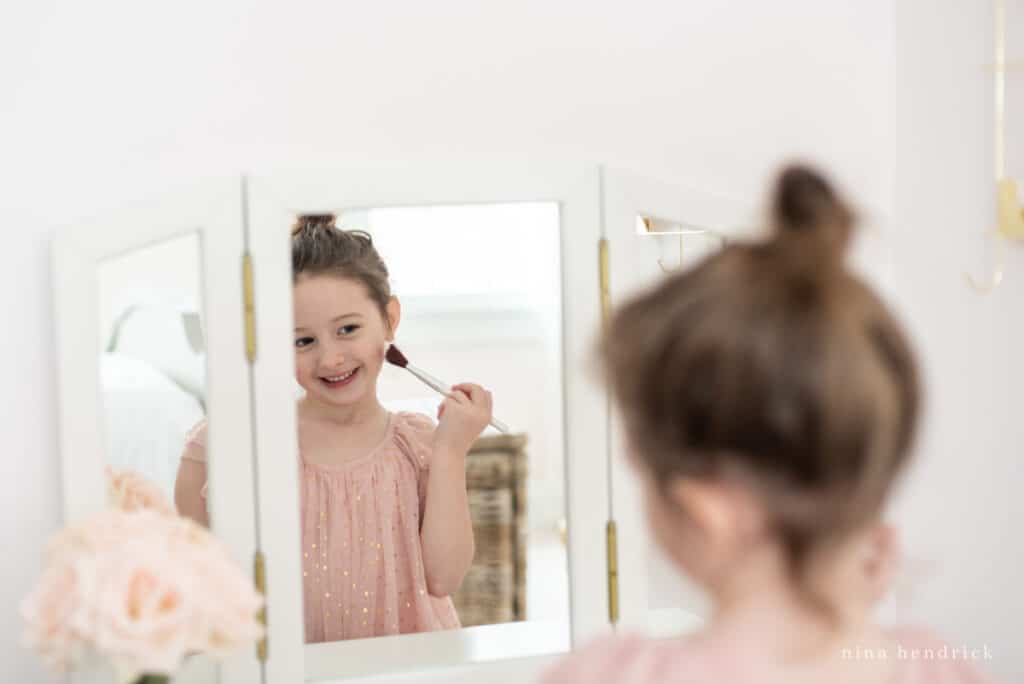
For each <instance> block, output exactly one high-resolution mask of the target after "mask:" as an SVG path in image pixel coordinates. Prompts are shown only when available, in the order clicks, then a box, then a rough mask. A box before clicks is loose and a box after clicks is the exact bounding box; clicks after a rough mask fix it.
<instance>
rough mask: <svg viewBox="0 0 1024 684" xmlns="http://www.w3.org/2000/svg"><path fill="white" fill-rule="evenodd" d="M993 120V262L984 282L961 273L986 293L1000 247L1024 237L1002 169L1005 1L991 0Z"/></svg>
mask: <svg viewBox="0 0 1024 684" xmlns="http://www.w3.org/2000/svg"><path fill="white" fill-rule="evenodd" d="M994 9H995V35H994V43H995V65H994V73H995V80H994V82H993V85H994V91H995V108H994V109H995V122H994V124H995V125H994V127H993V143H994V146H995V150H994V152H995V155H994V161H995V178H996V228H995V230H994V231H993V234H994V235H995V238H996V253H997V256H996V266H995V269H994V270H993V271H992V275H991V276H989V278H988V281H987V282H985V283H978V281H976V280H975V279H974V277H973V276H971V275H970V274H969V273H965V274H964V277H965V278H966V279H967V284H968V285H970V286H971V287H972V288H973V289H974V290H976V291H977V292H981V293H983V294H988V293H990V292H992V291H993V290H995V289H996V288H997V287H999V284H1000V283H1002V282H1003V264H1004V263H1005V261H1004V258H1005V255H1004V248H1005V244H1006V243H1007V242H1009V241H1011V240H1012V241H1024V211H1022V210H1021V206H1020V200H1019V199H1018V195H1017V183H1016V182H1015V181H1014V180H1013V179H1012V178H1007V177H1006V173H1005V169H1006V72H1007V70H1008V68H1009V66H1010V65H1008V64H1007V62H1006V2H1005V0H995V8H994Z"/></svg>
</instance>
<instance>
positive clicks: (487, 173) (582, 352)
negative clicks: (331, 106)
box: [249, 163, 610, 684]
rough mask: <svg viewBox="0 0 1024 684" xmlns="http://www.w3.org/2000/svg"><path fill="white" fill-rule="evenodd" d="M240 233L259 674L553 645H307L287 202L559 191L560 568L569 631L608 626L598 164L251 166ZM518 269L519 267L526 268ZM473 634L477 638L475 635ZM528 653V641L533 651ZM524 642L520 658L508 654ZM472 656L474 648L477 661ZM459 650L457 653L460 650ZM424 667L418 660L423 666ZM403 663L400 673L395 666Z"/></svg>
mask: <svg viewBox="0 0 1024 684" xmlns="http://www.w3.org/2000/svg"><path fill="white" fill-rule="evenodd" d="M249 198H250V202H249V206H250V207H251V211H250V222H251V225H250V246H251V251H252V256H253V262H254V268H255V282H256V318H257V331H258V353H257V361H256V364H255V367H254V391H255V398H256V434H257V443H258V444H259V447H260V448H259V453H258V454H257V462H258V472H259V478H258V492H259V494H258V500H259V525H260V530H261V533H260V538H261V540H262V543H263V549H264V551H265V552H266V556H267V562H268V566H267V581H268V598H269V606H268V615H269V636H270V644H269V650H270V653H269V659H268V662H267V681H268V682H270V683H272V684H277V683H279V682H280V683H283V682H289V683H291V682H298V681H303V680H306V681H314V680H315V681H329V680H335V679H342V678H349V677H354V676H369V675H376V676H374V681H379V682H383V681H388V680H393V681H401V680H403V679H407V678H408V676H409V674H408V670H411V669H416V670H420V672H419V673H418V675H417V677H418V679H417V681H431V678H432V676H434V677H436V678H437V679H436V680H437V681H447V680H448V679H449V678H450V677H451V676H452V675H451V674H450V673H451V672H452V671H451V670H449V671H448V672H447V673H444V674H442V672H443V671H435V673H434V674H433V675H432V674H431V672H430V671H429V670H427V669H428V668H442V667H445V666H462V667H458V671H459V672H463V673H472V675H473V676H475V677H480V676H483V677H487V676H488V673H495V672H498V671H505V670H506V669H508V668H514V669H515V670H516V671H517V672H519V671H531V672H532V671H536V670H537V669H539V668H540V667H542V666H543V665H544V664H545V663H547V662H549V661H550V660H552V657H551V656H536V655H534V656H530V657H526V656H528V655H530V654H529V653H528V652H527V653H524V652H518V653H517V652H515V650H514V649H515V644H516V640H517V639H522V638H523V637H524V633H523V632H522V631H519V632H517V631H516V630H523V629H528V628H529V627H530V624H531V623H529V622H526V623H518V624H517V623H508V624H504V625H488V626H482V627H475V628H470V629H471V630H475V633H480V634H490V635H491V636H493V637H494V638H498V637H499V635H501V636H502V638H503V642H502V648H503V649H504V648H506V647H507V648H508V649H512V650H510V651H505V650H503V651H502V653H501V654H500V657H502V658H503V659H502V660H497V661H494V660H491V661H488V662H479V661H482V660H487V659H488V658H490V657H499V655H498V654H496V653H493V652H492V653H483V652H480V651H475V652H469V650H468V644H469V641H470V639H469V636H470V634H469V630H467V629H463V630H451V631H445V632H432V633H423V634H408V635H401V636H395V637H385V638H379V639H360V640H353V641H345V642H333V643H324V644H312V645H305V644H304V643H303V642H304V638H303V617H302V587H301V565H300V553H301V549H300V543H301V542H300V540H299V498H298V480H297V478H298V474H297V467H296V463H297V444H296V422H295V406H294V393H293V387H294V380H293V378H294V353H293V350H292V345H291V335H290V330H291V328H292V304H291V261H290V243H289V227H290V225H291V224H292V222H293V221H294V217H295V213H297V212H299V211H302V212H311V211H328V210H329V211H335V212H336V211H340V210H344V209H356V208H369V207H390V206H416V205H441V204H475V203H498V202H516V201H530V202H537V201H551V202H557V203H558V205H559V216H560V226H561V249H562V321H563V326H562V332H563V338H562V339H563V342H562V343H563V359H564V367H563V373H564V377H563V387H564V393H565V394H564V412H565V420H566V426H565V449H566V451H565V454H566V506H567V519H568V533H569V534H568V560H569V567H568V572H569V581H570V634H571V636H570V638H571V644H572V645H574V646H575V645H578V644H580V643H582V642H584V641H586V640H589V639H590V638H592V637H594V636H596V635H598V634H600V633H602V632H605V631H607V630H609V629H610V625H609V622H608V602H607V591H608V585H607V574H606V563H605V521H606V520H607V511H608V498H607V492H608V479H607V478H608V471H607V468H606V467H605V463H606V460H605V459H606V455H607V453H608V450H607V441H606V435H607V432H606V431H605V430H603V429H601V430H595V429H594V426H595V425H601V426H604V425H605V424H606V420H607V411H606V409H607V404H606V401H605V396H606V395H605V393H604V390H603V389H602V388H600V387H599V386H597V385H596V384H595V381H594V378H593V377H592V375H593V374H592V373H591V372H590V371H589V367H588V362H589V360H590V358H591V355H592V354H591V352H592V342H593V337H594V335H595V334H596V332H597V331H598V330H599V327H600V313H601V305H600V290H599V285H600V282H599V274H598V240H599V238H600V219H601V217H600V208H601V207H600V191H599V173H598V169H597V167H593V166H580V165H574V166H569V165H558V164H547V163H539V164H534V165H529V164H502V165H494V164H468V163H467V164H462V165H425V164H421V165H414V166H410V165H403V166H400V167H399V166H381V165H379V164H377V165H375V164H367V165H365V166H359V167H353V166H347V168H344V169H339V168H337V167H333V168H330V169H327V170H325V171H323V172H304V173H291V174H279V175H276V176H273V177H265V178H254V179H253V180H252V181H251V183H250V185H249ZM524 277H528V273H526V272H525V271H524ZM474 641H475V640H474ZM533 653H536V651H534V652H533ZM517 656H523V657H522V658H520V659H519V660H515V661H510V660H508V658H516V657H517ZM474 661H476V662H474ZM467 663H468V664H467ZM423 670H427V671H423ZM403 671H404V674H403Z"/></svg>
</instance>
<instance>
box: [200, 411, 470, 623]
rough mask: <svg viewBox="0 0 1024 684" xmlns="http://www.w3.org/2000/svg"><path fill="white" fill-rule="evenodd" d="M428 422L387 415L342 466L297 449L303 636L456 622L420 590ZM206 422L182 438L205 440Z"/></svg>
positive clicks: (445, 606)
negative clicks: (308, 458)
mask: <svg viewBox="0 0 1024 684" xmlns="http://www.w3.org/2000/svg"><path fill="white" fill-rule="evenodd" d="M434 427H435V426H434V423H433V421H432V420H431V419H430V418H428V417H427V416H425V415H423V414H418V413H392V414H389V416H388V425H387V429H386V431H385V436H384V439H383V440H382V441H381V442H380V443H379V444H378V445H377V446H376V447H375V448H374V449H373V450H371V451H370V452H369V453H367V454H365V455H364V456H360V457H359V458H357V459H354V460H351V461H347V462H345V463H342V464H340V465H319V464H314V463H306V462H305V461H303V460H302V457H301V454H300V457H299V460H300V463H299V468H300V473H299V487H300V492H299V494H300V502H301V512H300V516H301V517H300V524H301V526H302V584H303V608H304V614H305V623H306V642H307V643H315V642H321V641H340V640H343V639H359V638H363V637H375V636H385V635H390V634H405V633H408V632H429V631H434V630H440V629H455V628H458V627H459V626H460V623H459V618H458V615H457V614H456V612H455V606H454V605H453V604H452V600H451V597H448V596H443V597H437V596H431V595H430V594H429V593H428V592H427V581H426V573H425V571H424V566H423V552H422V549H421V547H420V521H421V520H422V519H423V510H424V504H425V501H426V491H427V475H428V472H429V467H430V455H431V450H432V444H433V434H434ZM205 437H206V424H205V421H203V422H201V423H199V425H197V426H196V427H195V428H193V430H192V431H191V432H190V433H189V438H188V441H189V443H191V444H196V445H198V446H200V447H205V441H206V440H205Z"/></svg>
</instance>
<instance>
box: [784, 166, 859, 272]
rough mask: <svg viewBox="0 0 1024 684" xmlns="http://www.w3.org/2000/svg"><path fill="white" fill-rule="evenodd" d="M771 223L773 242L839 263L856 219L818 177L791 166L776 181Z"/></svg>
mask: <svg viewBox="0 0 1024 684" xmlns="http://www.w3.org/2000/svg"><path fill="white" fill-rule="evenodd" d="M771 221H772V227H773V231H774V235H775V239H776V241H778V242H780V243H784V244H786V245H787V246H790V247H791V248H792V250H793V251H794V252H796V253H803V254H805V255H806V256H808V257H810V258H812V259H813V261H815V262H819V263H820V262H821V261H824V260H829V261H831V260H835V261H839V260H841V258H842V255H843V253H844V251H845V248H846V245H847V243H849V241H850V235H851V234H852V232H853V225H854V223H855V221H856V217H855V215H854V213H853V210H851V209H850V208H849V207H848V206H847V205H846V203H845V202H844V201H843V200H842V199H841V198H840V197H839V196H838V195H837V194H836V192H835V190H833V189H832V186H831V184H829V182H828V181H827V180H825V178H824V177H823V176H822V175H821V174H819V173H818V172H817V171H814V170H813V169H811V168H809V167H806V166H801V165H793V166H789V167H786V168H785V169H783V170H782V172H781V173H780V174H779V176H778V180H777V181H776V184H775V192H774V195H773V198H772V207H771ZM815 257H817V258H815Z"/></svg>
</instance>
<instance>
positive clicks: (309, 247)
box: [292, 214, 391, 325]
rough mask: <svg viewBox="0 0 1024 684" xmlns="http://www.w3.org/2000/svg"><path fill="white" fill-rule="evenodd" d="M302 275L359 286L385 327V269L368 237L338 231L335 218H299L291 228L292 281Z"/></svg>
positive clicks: (388, 290)
mask: <svg viewBox="0 0 1024 684" xmlns="http://www.w3.org/2000/svg"><path fill="white" fill-rule="evenodd" d="M302 275H307V276H317V275H333V276H337V277H339V278H349V279H351V280H355V281H356V282H359V283H362V285H363V286H364V287H365V288H366V291H367V293H368V294H369V295H370V299H372V300H373V301H374V303H376V304H377V306H378V308H379V309H380V312H381V315H382V316H383V317H384V323H385V325H387V323H388V316H387V305H388V301H389V300H390V299H391V285H390V283H389V281H388V267H387V266H386V265H385V264H384V260H383V259H381V258H380V254H378V253H377V249H376V248H375V247H374V246H373V239H372V238H371V237H370V235H369V233H367V232H365V231H362V230H341V229H339V228H338V227H337V226H336V225H335V216H334V214H301V215H300V216H299V217H298V218H297V219H296V220H295V225H294V226H292V281H293V282H298V280H299V277H300V276H302Z"/></svg>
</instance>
